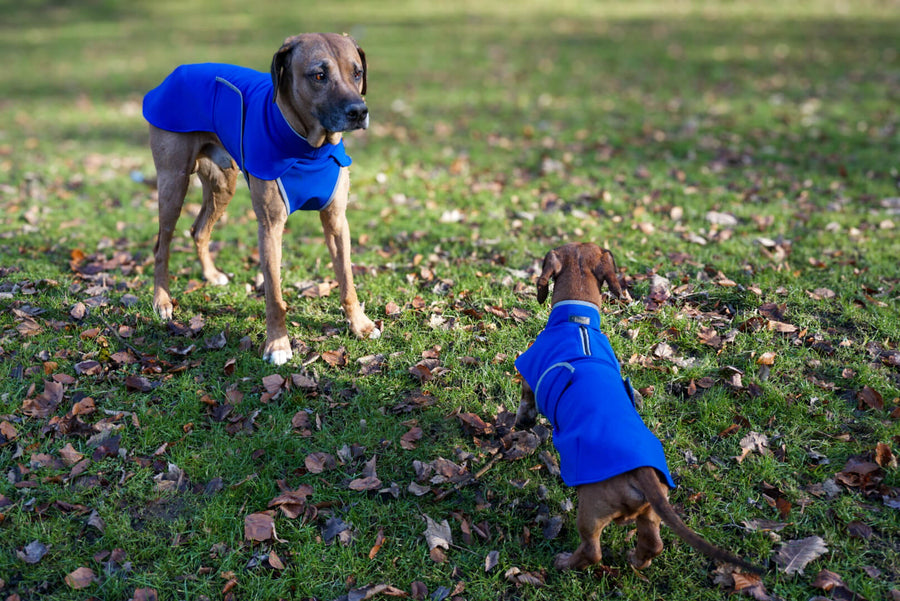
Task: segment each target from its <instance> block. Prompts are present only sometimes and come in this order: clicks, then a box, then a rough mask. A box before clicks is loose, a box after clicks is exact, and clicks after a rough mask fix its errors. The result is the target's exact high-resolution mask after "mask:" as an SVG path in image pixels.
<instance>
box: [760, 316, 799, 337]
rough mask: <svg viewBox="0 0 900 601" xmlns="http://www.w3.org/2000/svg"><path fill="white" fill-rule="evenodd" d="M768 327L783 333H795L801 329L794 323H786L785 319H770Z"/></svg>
mask: <svg viewBox="0 0 900 601" xmlns="http://www.w3.org/2000/svg"><path fill="white" fill-rule="evenodd" d="M767 327H768V328H769V330H773V331H775V332H779V333H781V334H793V333H794V332H796V331H797V330H799V329H800V328H798V327H797V326H795V325H794V324H790V323H785V322H783V321H775V320H772V319H770V320H769V322H768V324H767Z"/></svg>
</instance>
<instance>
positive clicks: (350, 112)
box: [144, 34, 380, 365]
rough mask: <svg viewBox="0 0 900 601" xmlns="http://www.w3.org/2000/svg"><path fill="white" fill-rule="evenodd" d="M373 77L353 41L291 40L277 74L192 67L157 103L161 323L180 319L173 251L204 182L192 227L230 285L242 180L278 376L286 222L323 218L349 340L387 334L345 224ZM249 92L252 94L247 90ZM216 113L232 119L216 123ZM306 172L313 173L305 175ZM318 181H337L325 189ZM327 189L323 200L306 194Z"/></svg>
mask: <svg viewBox="0 0 900 601" xmlns="http://www.w3.org/2000/svg"><path fill="white" fill-rule="evenodd" d="M211 68H212V69H211ZM208 73H209V74H210V75H209V77H207V75H208ZM366 75H367V73H366V58H365V53H364V52H363V51H362V49H360V48H359V47H358V46H357V44H356V42H354V41H353V40H352V39H351V38H349V37H347V36H341V35H337V34H302V35H298V36H294V37H290V38H288V39H287V40H285V42H284V44H283V45H282V46H281V48H280V49H279V50H278V52H276V53H275V55H274V57H273V59H272V68H271V74H270V75H269V74H263V73H259V72H256V71H251V70H249V69H243V68H241V67H234V66H232V65H211V64H206V65H184V66H182V67H179V69H176V71H175V72H173V74H172V75H170V76H169V78H167V79H166V81H165V82H164V83H163V85H160V86H159V88H156V89H155V90H152V91H151V92H150V93H148V94H147V96H146V97H145V99H144V115H145V117H146V118H147V120H148V121H149V122H150V148H151V150H152V152H153V161H154V163H155V165H156V171H157V179H158V189H159V237H158V239H157V242H156V247H155V275H154V291H153V307H154V309H155V310H156V312H157V314H158V315H159V316H160V317H161V318H162V319H170V318H171V317H172V313H173V310H174V303H173V300H172V297H171V293H170V290H169V245H170V244H171V241H172V236H173V233H174V232H175V224H176V222H177V220H178V217H179V216H180V214H181V209H182V205H183V203H184V197H185V194H186V192H187V188H188V183H189V179H190V176H191V174H192V173H197V174H198V175H199V177H200V180H201V182H202V184H203V205H202V208H201V210H200V213H199V215H198V216H197V218H196V220H195V221H194V224H193V226H192V227H191V234H192V236H193V238H194V244H195V246H196V250H197V255H198V257H199V260H200V264H201V267H202V269H203V276H204V278H205V279H206V280H207V281H208V282H210V283H211V284H214V285H223V284H226V283H227V282H228V277H227V276H226V275H225V274H224V273H222V272H221V271H219V269H217V268H216V266H215V265H214V263H213V261H212V258H211V257H210V252H209V241H210V234H211V232H212V228H213V226H214V225H215V223H216V221H217V220H218V219H219V218H220V217H221V216H222V215H223V214H224V212H225V209H226V207H227V206H228V203H229V201H230V200H231V198H232V196H233V195H234V192H235V187H236V183H237V178H238V172H239V171H240V170H243V171H244V174H245V176H246V178H247V181H248V185H249V188H250V196H251V199H252V203H253V210H254V212H255V213H256V218H257V222H258V238H259V258H260V268H261V270H262V274H263V277H264V281H265V294H266V342H265V347H264V349H263V357H264V359H266V360H267V361H270V362H272V363H274V364H276V365H280V364H282V363H285V362H286V361H288V360H289V359H290V358H291V356H292V351H291V345H290V340H289V338H288V332H287V327H286V325H285V313H286V305H285V303H284V300H283V298H282V294H281V252H282V235H283V232H284V227H285V223H286V221H287V218H288V214H289V212H290V211H293V210H296V209H297V208H302V209H305V210H309V209H314V210H315V209H318V210H320V213H319V216H320V219H321V222H322V228H323V230H324V234H325V243H326V245H327V246H328V250H329V252H330V254H331V259H332V262H333V264H334V270H335V275H336V278H337V282H338V285H339V287H340V298H341V305H342V307H343V309H344V313H345V315H346V317H347V320H348V322H349V324H350V331H351V332H353V334H354V335H356V336H358V337H360V338H365V337H371V338H377V337H378V336H379V335H380V331H379V330H378V328H377V327H376V325H375V323H374V322H372V320H371V319H369V318H368V317H367V316H366V315H365V313H364V311H363V308H362V307H361V305H360V303H359V300H358V298H357V295H356V288H355V286H354V284H353V273H352V270H351V264H350V229H349V226H348V224H347V218H346V210H347V196H348V192H349V189H350V177H349V172H348V170H347V167H346V165H348V164H349V162H350V160H349V157H347V156H346V154H345V153H344V152H343V143H342V135H341V132H343V131H349V130H353V129H359V128H365V127H367V126H368V121H369V118H368V108H367V107H366V104H365V101H364V100H363V98H362V95H363V94H365V91H366ZM201 76H202V77H203V78H204V79H201ZM246 82H249V83H248V84H247V85H249V86H250V87H249V88H243V87H241V86H242V85H244V84H245V83H246ZM205 96H209V98H208V99H206V98H204V97H205ZM254 98H256V100H254ZM214 108H215V110H216V111H218V110H220V109H221V110H222V111H225V112H226V113H227V114H226V115H225V116H222V115H220V114H218V113H216V114H213V109H214ZM222 123H225V125H221V124H222ZM273 129H274V130H275V134H274V135H275V138H276V139H275V141H270V140H257V141H254V140H255V139H254V140H251V138H250V136H251V134H253V133H254V131H257V130H258V131H260V132H264V133H270V131H269V130H273ZM282 147H283V148H282ZM316 161H319V162H318V163H316ZM308 164H314V165H315V166H314V167H307V166H304V165H308ZM316 170H318V171H316ZM313 171H315V173H312V172H313ZM319 172H322V173H326V172H327V175H328V177H329V178H330V179H329V180H328V181H325V182H324V183H323V182H321V181H318V179H317V178H319V176H318V175H316V174H317V173H319ZM310 173H312V175H310ZM317 186H318V188H321V189H322V190H325V192H318V191H316V192H307V191H308V190H314V189H315V190H317V189H318V188H317ZM329 193H330V196H329ZM304 194H306V196H304ZM307 196H309V198H307ZM295 197H299V200H297V199H296V198H295ZM303 203H305V204H303ZM301 204H302V206H300V205H301Z"/></svg>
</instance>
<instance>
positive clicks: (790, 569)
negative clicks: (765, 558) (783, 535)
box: [775, 536, 828, 574]
mask: <svg viewBox="0 0 900 601" xmlns="http://www.w3.org/2000/svg"><path fill="white" fill-rule="evenodd" d="M827 552H828V547H826V546H825V541H824V540H822V539H821V538H820V537H818V536H810V537H807V538H804V539H800V540H792V541H787V542H785V543H784V544H783V545H782V546H781V548H780V549H779V550H778V553H777V554H776V555H775V563H776V564H777V565H778V568H779V569H780V570H781V571H782V572H784V573H785V574H803V568H805V567H806V566H807V565H808V564H809V563H810V562H812V561H814V560H815V559H817V558H818V557H820V556H821V555H822V554H824V553H827Z"/></svg>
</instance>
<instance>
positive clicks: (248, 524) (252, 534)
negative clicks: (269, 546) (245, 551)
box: [244, 511, 277, 542]
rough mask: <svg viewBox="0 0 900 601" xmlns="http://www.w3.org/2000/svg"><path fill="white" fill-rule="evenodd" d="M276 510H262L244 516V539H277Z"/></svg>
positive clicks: (260, 540)
mask: <svg viewBox="0 0 900 601" xmlns="http://www.w3.org/2000/svg"><path fill="white" fill-rule="evenodd" d="M274 515H275V512H273V511H261V512H258V513H251V514H250V515H248V516H247V517H245V518H244V540H249V541H259V542H264V541H267V540H270V539H276V540H277V536H276V535H275V518H274Z"/></svg>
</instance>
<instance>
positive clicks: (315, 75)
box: [312, 71, 325, 81]
mask: <svg viewBox="0 0 900 601" xmlns="http://www.w3.org/2000/svg"><path fill="white" fill-rule="evenodd" d="M312 78H313V79H315V80H316V81H325V74H324V73H322V72H321V71H319V72H318V73H313V74H312Z"/></svg>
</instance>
